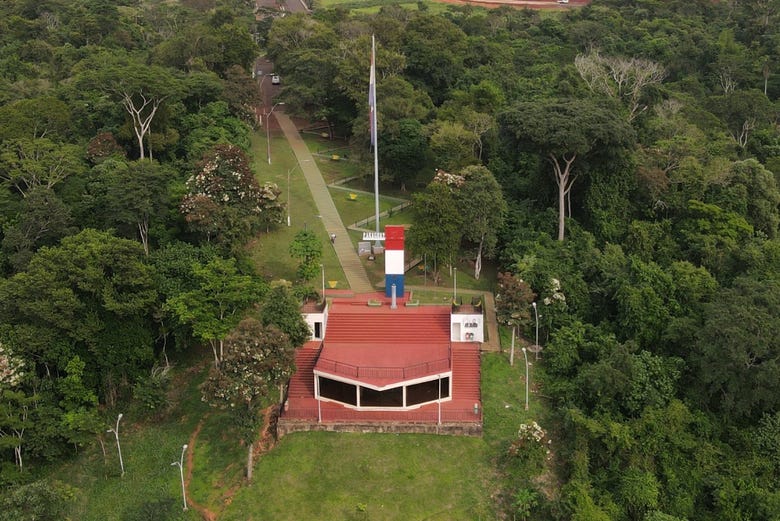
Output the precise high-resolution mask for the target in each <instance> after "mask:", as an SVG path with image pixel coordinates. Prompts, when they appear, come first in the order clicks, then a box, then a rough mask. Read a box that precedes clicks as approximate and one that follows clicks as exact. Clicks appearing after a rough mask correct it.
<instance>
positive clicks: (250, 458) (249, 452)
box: [246, 442, 255, 481]
mask: <svg viewBox="0 0 780 521" xmlns="http://www.w3.org/2000/svg"><path fill="white" fill-rule="evenodd" d="M248 445H249V449H248V450H247V453H246V480H247V481H252V467H254V461H253V459H254V449H255V445H254V443H252V442H249V443H248Z"/></svg>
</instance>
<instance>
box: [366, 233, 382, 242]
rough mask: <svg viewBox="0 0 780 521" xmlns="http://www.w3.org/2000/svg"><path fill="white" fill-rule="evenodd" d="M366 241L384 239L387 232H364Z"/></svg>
mask: <svg viewBox="0 0 780 521" xmlns="http://www.w3.org/2000/svg"><path fill="white" fill-rule="evenodd" d="M363 240H364V241H384V240H385V234H384V233H382V232H363Z"/></svg>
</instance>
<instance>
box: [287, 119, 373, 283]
mask: <svg viewBox="0 0 780 521" xmlns="http://www.w3.org/2000/svg"><path fill="white" fill-rule="evenodd" d="M274 116H275V117H276V121H277V123H278V124H279V127H280V128H281V129H282V132H283V133H284V137H285V138H287V142H288V143H289V144H290V148H291V149H292V151H293V153H294V154H295V158H296V159H297V160H298V164H299V165H300V167H301V171H302V172H303V177H304V178H305V179H306V182H307V183H308V184H309V190H311V195H312V197H313V198H314V203H315V204H316V205H317V212H318V213H319V214H320V216H321V217H322V223H323V225H324V226H325V231H326V232H327V233H328V235H330V234H332V233H335V234H336V240H335V242H334V243H333V249H334V250H335V251H336V256H337V257H338V259H339V262H340V263H341V268H342V269H343V270H344V275H345V276H346V277H347V284H348V285H349V287H350V289H351V290H352V291H354V292H355V293H370V292H372V291H375V288H374V287H373V286H372V285H371V282H370V281H369V280H368V275H367V274H366V270H365V269H364V268H363V264H362V263H361V262H360V257H358V254H357V251H356V250H355V247H354V246H353V245H352V241H351V240H349V236H348V235H347V229H346V228H345V227H344V223H342V222H341V217H340V216H339V212H338V210H336V205H335V204H333V199H332V198H331V196H330V192H329V191H328V187H327V185H326V184H325V180H324V179H323V178H322V173H321V172H320V169H319V168H318V167H317V163H316V162H315V161H314V156H312V154H311V152H309V148H308V147H307V146H306V143H305V142H304V141H303V138H301V135H300V134H299V133H298V129H297V128H296V127H295V124H294V123H293V122H292V120H290V118H289V117H287V115H286V114H285V113H283V112H277V111H275V112H274Z"/></svg>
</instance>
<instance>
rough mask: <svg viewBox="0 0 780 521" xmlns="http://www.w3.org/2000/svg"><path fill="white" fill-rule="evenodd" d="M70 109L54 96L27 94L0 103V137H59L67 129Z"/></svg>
mask: <svg viewBox="0 0 780 521" xmlns="http://www.w3.org/2000/svg"><path fill="white" fill-rule="evenodd" d="M70 117H71V115H70V110H69V108H68V106H67V105H66V104H65V103H64V102H63V101H61V100H58V99H57V98H55V97H53V96H42V97H34V98H26V99H20V100H16V101H13V102H11V103H8V104H6V105H3V106H0V141H5V140H9V139H31V140H35V139H39V138H47V139H51V140H53V141H59V140H60V139H62V138H63V137H65V135H66V134H67V132H68V124H69V122H70Z"/></svg>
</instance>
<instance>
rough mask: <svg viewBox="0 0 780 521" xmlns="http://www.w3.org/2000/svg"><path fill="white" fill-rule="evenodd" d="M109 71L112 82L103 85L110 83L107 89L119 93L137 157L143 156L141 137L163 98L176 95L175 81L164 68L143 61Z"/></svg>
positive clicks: (145, 132)
mask: <svg viewBox="0 0 780 521" xmlns="http://www.w3.org/2000/svg"><path fill="white" fill-rule="evenodd" d="M112 73H113V74H112ZM109 74H110V75H113V76H114V77H113V78H112V80H113V81H114V82H113V83H106V85H111V87H109V88H110V90H112V91H113V92H114V93H115V94H116V95H117V96H119V99H120V101H121V103H122V107H123V108H124V109H125V112H127V114H128V115H129V116H130V121H131V122H132V124H133V131H134V132H135V138H136V140H137V142H138V153H139V157H140V159H145V158H146V148H145V146H144V138H146V137H147V136H148V134H149V132H150V130H151V128H152V122H153V121H154V117H155V116H156V115H157V111H158V110H159V109H160V106H161V105H162V104H163V102H165V100H166V99H168V98H169V97H175V96H177V95H178V92H177V90H178V85H177V83H176V81H175V80H174V78H173V77H172V76H171V74H170V73H169V72H168V70H167V69H164V68H162V67H155V66H151V67H150V66H148V65H146V64H143V65H141V64H130V65H127V66H126V67H123V68H121V69H119V70H110V71H109ZM151 158H152V151H151V149H150V150H149V159H151Z"/></svg>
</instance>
